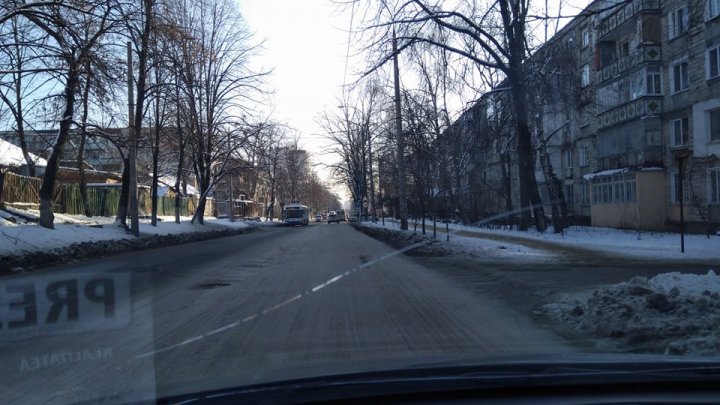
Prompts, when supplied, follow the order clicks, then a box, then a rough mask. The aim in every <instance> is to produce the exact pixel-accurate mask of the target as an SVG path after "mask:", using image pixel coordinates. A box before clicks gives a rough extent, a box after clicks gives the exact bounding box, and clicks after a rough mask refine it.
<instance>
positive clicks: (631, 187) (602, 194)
mask: <svg viewBox="0 0 720 405" xmlns="http://www.w3.org/2000/svg"><path fill="white" fill-rule="evenodd" d="M635 187H636V186H635V175H634V174H625V175H622V174H620V175H615V176H603V177H600V178H596V179H594V180H593V184H592V191H593V198H592V200H593V204H610V203H616V204H623V203H629V202H634V201H635ZM583 191H584V190H583ZM588 192H589V186H588ZM588 200H589V197H588Z"/></svg>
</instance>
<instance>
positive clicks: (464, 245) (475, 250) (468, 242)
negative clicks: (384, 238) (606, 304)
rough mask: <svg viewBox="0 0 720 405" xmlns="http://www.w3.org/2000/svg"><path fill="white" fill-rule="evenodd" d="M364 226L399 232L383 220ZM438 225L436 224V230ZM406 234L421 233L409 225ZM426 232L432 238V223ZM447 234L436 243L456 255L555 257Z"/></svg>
mask: <svg viewBox="0 0 720 405" xmlns="http://www.w3.org/2000/svg"><path fill="white" fill-rule="evenodd" d="M362 224H363V225H364V226H369V227H376V228H385V229H389V230H396V231H399V230H400V228H399V227H398V225H397V224H396V223H394V222H392V221H388V220H387V219H386V220H385V225H384V226H383V224H382V221H378V222H375V223H374V222H369V221H368V222H363V223H362ZM439 225H440V224H438V228H439V227H440V226H439ZM404 232H407V233H408V234H412V233H418V234H420V233H422V227H421V225H419V224H418V227H417V231H415V230H414V228H413V226H412V224H410V226H409V229H408V230H407V231H404ZM426 232H427V235H428V236H432V223H429V224H428V223H426ZM446 238H447V234H446V233H444V232H437V240H438V243H441V244H442V245H443V247H444V248H445V249H448V250H450V251H452V252H453V253H456V254H467V255H470V256H475V257H483V258H485V259H488V258H498V259H499V258H506V257H510V256H512V257H513V259H514V260H516V261H517V260H522V259H528V260H533V261H535V260H552V259H553V258H555V257H556V255H555V254H553V253H550V252H548V251H544V250H538V249H532V248H529V247H527V246H523V245H520V244H514V243H505V242H497V241H493V240H489V239H480V238H474V237H467V236H460V235H455V234H452V233H451V235H450V241H449V242H447V241H446Z"/></svg>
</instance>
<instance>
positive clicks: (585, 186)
mask: <svg viewBox="0 0 720 405" xmlns="http://www.w3.org/2000/svg"><path fill="white" fill-rule="evenodd" d="M580 203H581V204H583V205H587V204H590V182H589V181H587V180H585V181H583V183H582V193H581V196H580Z"/></svg>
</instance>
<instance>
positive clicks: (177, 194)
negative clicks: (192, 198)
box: [175, 124, 187, 224]
mask: <svg viewBox="0 0 720 405" xmlns="http://www.w3.org/2000/svg"><path fill="white" fill-rule="evenodd" d="M178 134H180V137H182V130H181V129H180V125H179V124H178ZM184 161H185V142H182V141H181V142H180V152H179V156H178V165H177V173H176V177H175V223H176V224H179V223H180V198H181V197H180V195H181V194H182V195H185V193H181V192H180V178H181V177H182V172H183V166H184V165H185V162H184ZM185 197H186V198H187V195H185Z"/></svg>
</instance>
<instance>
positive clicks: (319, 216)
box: [315, 214, 323, 222]
mask: <svg viewBox="0 0 720 405" xmlns="http://www.w3.org/2000/svg"><path fill="white" fill-rule="evenodd" d="M322 220H323V217H322V215H321V214H317V215H315V222H322Z"/></svg>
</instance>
